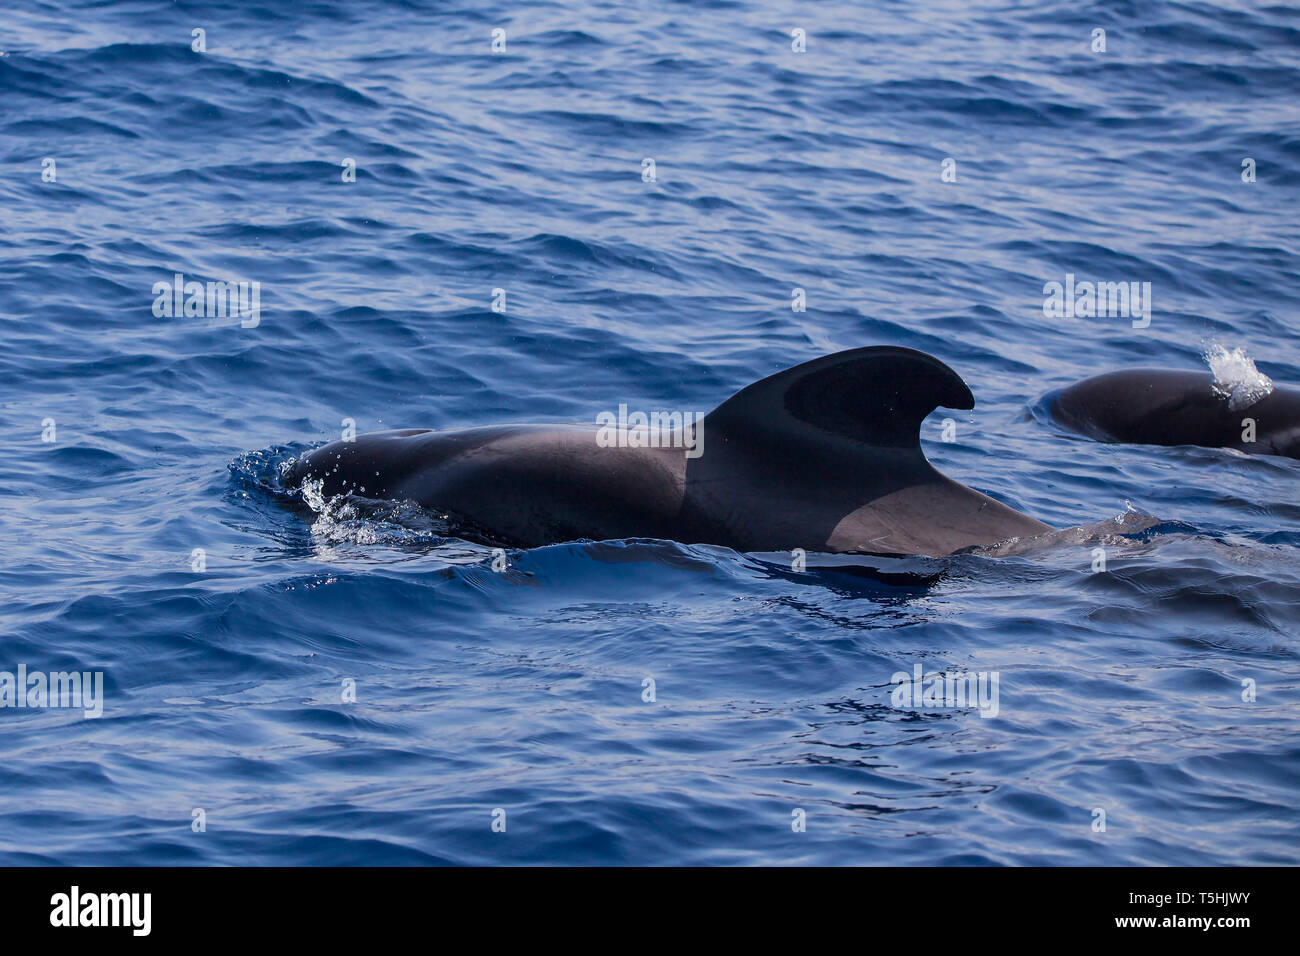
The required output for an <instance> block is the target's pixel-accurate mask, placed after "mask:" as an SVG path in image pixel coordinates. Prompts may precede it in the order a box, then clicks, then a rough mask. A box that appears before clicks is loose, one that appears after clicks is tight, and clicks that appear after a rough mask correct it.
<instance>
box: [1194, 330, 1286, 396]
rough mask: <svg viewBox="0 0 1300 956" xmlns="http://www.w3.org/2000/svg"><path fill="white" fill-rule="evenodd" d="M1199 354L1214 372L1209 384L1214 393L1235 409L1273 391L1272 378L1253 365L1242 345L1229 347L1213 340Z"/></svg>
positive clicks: (1253, 361)
mask: <svg viewBox="0 0 1300 956" xmlns="http://www.w3.org/2000/svg"><path fill="white" fill-rule="evenodd" d="M1201 357H1202V358H1204V359H1205V361H1206V364H1208V365H1209V366H1210V371H1211V372H1213V373H1214V383H1213V384H1212V385H1211V386H1210V387H1211V388H1212V389H1213V390H1214V393H1215V394H1216V395H1221V396H1223V397H1224V398H1226V399H1227V400H1228V408H1230V409H1231V410H1232V411H1234V412H1237V411H1241V409H1243V408H1249V407H1250V406H1251V405H1254V404H1255V403H1256V402H1258V401H1259V400H1260V399H1261V398H1263V397H1264V396H1266V395H1268V394H1269V393H1270V392H1272V391H1273V380H1272V379H1270V378H1269V377H1268V376H1267V375H1265V374H1264V373H1263V372H1261V371H1259V369H1257V368H1255V360H1254V359H1252V358H1250V357H1249V356H1248V355H1246V353H1245V352H1244V351H1243V350H1242V349H1239V348H1238V349H1232V350H1231V351H1229V350H1228V348H1227V347H1226V346H1223V345H1221V344H1219V343H1218V342H1213V343H1211V344H1209V345H1207V346H1206V347H1205V350H1204V351H1203V352H1202V353H1201Z"/></svg>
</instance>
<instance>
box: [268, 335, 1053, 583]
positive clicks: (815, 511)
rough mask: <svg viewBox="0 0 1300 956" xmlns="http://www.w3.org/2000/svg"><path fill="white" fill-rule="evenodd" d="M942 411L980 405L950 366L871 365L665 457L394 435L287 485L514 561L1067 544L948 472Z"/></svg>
mask: <svg viewBox="0 0 1300 956" xmlns="http://www.w3.org/2000/svg"><path fill="white" fill-rule="evenodd" d="M939 406H943V407H945V408H954V409H970V408H974V406H975V400H974V398H973V397H972V395H971V391H970V389H969V388H968V387H967V385H966V383H965V382H964V381H962V379H961V377H960V376H958V375H957V373H956V372H954V371H953V370H952V369H950V368H949V367H948V366H946V365H944V364H943V363H942V362H941V361H939V360H938V359H936V358H934V357H933V356H930V355H926V354H925V353H924V352H918V351H915V350H912V349H907V348H897V347H869V348H858V349H851V350H849V351H845V352H837V353H835V354H833V355H827V356H823V357H822V358H818V359H813V360H812V361H810V362H805V363H803V364H802V365H797V366H795V367H794V368H790V369H787V370H785V371H783V372H778V373H777V374H775V375H772V376H770V377H768V378H765V379H762V380H761V381H758V382H755V383H754V384H752V385H749V386H747V387H745V388H743V389H741V390H740V391H739V392H737V393H736V394H735V395H733V396H732V397H731V398H729V399H727V400H726V401H724V402H723V403H722V404H721V405H719V406H718V407H717V408H715V409H714V410H713V411H712V412H709V413H708V414H707V415H705V416H704V417H703V419H701V420H699V421H697V422H691V423H690V424H689V425H683V427H682V431H683V432H684V433H683V434H675V435H672V436H671V437H670V440H662V441H658V442H657V443H656V447H645V445H646V442H645V440H644V438H645V435H644V433H642V434H637V435H633V434H631V433H628V434H619V435H617V436H614V438H615V439H616V440H611V436H610V435H609V434H608V433H605V434H602V432H601V430H600V429H597V428H596V427H593V426H576V425H568V426H566V425H502V426H492V427H481V428H468V429H464V430H457V431H429V430H425V429H407V430H400V431H385V432H375V433H371V434H367V435H360V436H357V437H356V438H355V440H352V441H338V442H333V443H332V444H328V445H324V446H322V447H320V448H317V449H315V450H313V451H311V452H310V453H308V454H306V455H304V456H303V457H301V458H299V459H296V460H294V461H292V462H290V463H289V464H288V465H287V466H286V467H285V469H284V474H283V481H284V483H285V484H286V485H289V486H291V487H301V486H302V483H303V482H305V481H313V482H316V481H319V482H320V483H321V484H320V489H319V490H320V492H321V493H322V494H323V495H325V496H326V497H332V496H335V495H343V494H353V495H356V496H359V497H364V498H372V499H397V500H407V499H409V500H413V501H415V502H417V503H419V504H420V505H423V506H424V507H426V508H429V509H432V510H436V511H438V512H439V513H442V514H445V515H447V516H448V518H449V519H450V521H451V523H452V525H453V527H454V528H455V529H456V531H457V533H458V534H460V535H462V536H463V537H466V538H469V539H471V540H476V541H480V542H484V543H488V544H493V545H504V546H507V547H524V548H527V547H537V546H540V545H545V544H553V543H557V542H562V541H572V540H580V539H594V540H604V539H616V538H664V539H671V540H675V541H680V542H683V543H700V544H716V545H723V546H726V547H730V548H733V549H735V550H737V551H751V552H754V551H758V552H762V551H788V550H793V549H795V548H803V549H805V550H807V551H823V552H857V553H867V554H877V555H924V556H930V557H939V556H943V555H948V554H952V553H953V552H956V551H960V550H962V549H965V548H970V547H972V546H976V545H987V544H993V543H997V542H1001V541H1005V540H1007V539H1010V538H1016V537H1021V536H1026V535H1035V534H1039V533H1042V532H1044V531H1048V530H1051V529H1050V528H1049V526H1048V525H1046V524H1044V523H1042V522H1041V521H1038V520H1036V519H1034V518H1031V517H1029V516H1028V515H1024V514H1021V513H1020V512H1018V511H1015V510H1013V509H1012V508H1009V507H1007V506H1006V505H1003V504H1001V503H999V502H997V501H995V500H993V499H992V498H990V497H988V496H987V495H984V494H981V493H980V492H978V491H974V490H972V489H970V488H967V487H966V486H964V485H961V484H958V483H957V482H955V481H953V480H951V479H949V478H947V477H945V476H944V475H942V474H940V473H939V472H938V471H936V470H935V469H934V468H933V467H932V466H931V465H930V463H929V462H928V461H927V460H926V458H925V455H924V453H923V452H922V451H921V443H920V427H921V422H922V421H923V420H924V419H925V417H926V416H927V415H929V414H930V412H932V411H934V410H935V409H936V408H938V407H939Z"/></svg>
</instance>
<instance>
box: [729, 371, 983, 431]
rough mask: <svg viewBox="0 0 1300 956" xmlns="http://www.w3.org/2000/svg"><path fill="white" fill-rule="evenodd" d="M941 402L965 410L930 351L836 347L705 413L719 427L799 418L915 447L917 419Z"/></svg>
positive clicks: (960, 392) (780, 427) (957, 384)
mask: <svg viewBox="0 0 1300 956" xmlns="http://www.w3.org/2000/svg"><path fill="white" fill-rule="evenodd" d="M939 406H943V407H944V408H958V409H968V408H974V407H975V398H974V396H972V395H971V392H970V389H969V388H968V387H967V385H966V383H965V382H963V381H962V379H961V376H959V375H958V374H957V373H956V372H954V371H953V370H952V369H950V368H949V367H948V366H946V365H944V364H943V363H942V362H940V361H939V360H938V359H937V358H935V357H934V356H932V355H926V354H925V353H924V352H918V351H916V350H915V349H907V348H899V347H896V346H870V347H867V348H860V349H849V350H848V351H846V352H836V353H835V354H834V355H826V356H823V357H822V358H818V359H813V360H812V361H811V362H804V363H803V364H802V365H796V366H795V367H794V368H790V369H786V370H785V371H784V372H777V373H776V374H775V375H771V376H768V377H767V378H765V379H762V380H760V381H757V382H755V383H754V384H752V385H748V386H746V387H745V388H742V389H741V390H740V391H739V392H737V393H736V394H735V395H733V396H731V398H729V399H727V400H726V401H725V402H723V403H722V404H721V405H719V406H718V407H717V408H715V409H714V410H713V411H712V412H710V413H709V414H708V415H707V416H706V417H705V419H704V423H705V432H706V434H707V433H708V431H709V430H710V428H712V430H713V432H714V434H717V433H718V431H720V430H721V431H727V430H730V431H736V430H740V431H742V432H749V433H753V432H754V431H755V430H757V431H760V432H767V433H769V434H772V435H773V437H776V436H775V433H780V432H783V431H786V430H787V429H788V428H790V427H792V426H794V425H795V423H798V425H801V426H806V427H810V428H814V429H817V430H819V431H822V432H825V433H828V434H832V435H838V436H841V437H843V438H848V439H851V440H854V441H859V442H864V443H867V444H871V445H883V446H888V447H892V448H919V447H920V444H921V434H920V432H921V422H922V421H924V420H925V416H927V415H929V414H930V413H931V412H932V411H934V410H935V409H936V408H938V407H939Z"/></svg>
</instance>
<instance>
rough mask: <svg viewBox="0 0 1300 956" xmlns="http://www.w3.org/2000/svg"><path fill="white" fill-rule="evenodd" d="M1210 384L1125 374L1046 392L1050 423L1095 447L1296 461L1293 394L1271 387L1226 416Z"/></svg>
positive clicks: (1174, 373)
mask: <svg viewBox="0 0 1300 956" xmlns="http://www.w3.org/2000/svg"><path fill="white" fill-rule="evenodd" d="M1213 382H1214V376H1213V375H1211V374H1210V373H1209V372H1194V371H1178V370H1171V369H1155V368H1137V369H1126V370H1124V371H1121V372H1109V373H1107V374H1105V375H1097V376H1095V377H1093V378H1089V379H1084V380H1083V381H1082V382H1078V383H1076V384H1074V385H1071V386H1070V387H1069V388H1065V389H1062V390H1061V391H1059V392H1056V393H1053V394H1052V395H1050V396H1048V398H1047V405H1048V409H1049V411H1050V413H1051V415H1052V418H1053V419H1055V420H1056V421H1057V422H1059V423H1061V424H1062V425H1065V426H1067V427H1069V428H1072V429H1074V430H1075V431H1078V432H1081V433H1082V434H1085V435H1088V436H1089V437H1091V438H1098V439H1101V440H1102V441H1114V442H1127V443H1133V444H1144V445H1203V446H1205V447H1207V448H1236V449H1238V450H1240V451H1245V452H1252V453H1255V454H1266V455H1286V456H1288V457H1291V458H1300V391H1297V390H1296V389H1293V388H1282V387H1277V388H1274V389H1273V391H1272V392H1271V393H1270V394H1268V395H1266V396H1264V397H1263V398H1261V399H1260V400H1259V401H1257V402H1255V403H1254V404H1252V405H1249V406H1247V407H1245V408H1240V409H1237V410H1235V411H1234V410H1233V409H1232V408H1231V407H1229V404H1228V400H1227V398H1225V397H1224V396H1222V395H1220V394H1218V393H1216V392H1215V391H1214V390H1213V388H1212V387H1211V386H1212V384H1213ZM1252 422H1253V426H1252V424H1251V423H1252ZM1252 427H1253V437H1254V441H1248V440H1246V439H1247V438H1249V437H1251V428H1252Z"/></svg>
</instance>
